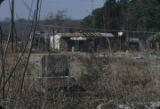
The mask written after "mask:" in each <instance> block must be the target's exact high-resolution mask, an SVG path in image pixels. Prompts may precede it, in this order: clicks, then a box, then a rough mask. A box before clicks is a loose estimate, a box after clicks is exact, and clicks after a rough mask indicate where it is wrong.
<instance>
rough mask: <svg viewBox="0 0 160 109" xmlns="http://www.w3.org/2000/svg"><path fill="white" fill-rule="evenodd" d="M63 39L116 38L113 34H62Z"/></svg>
mask: <svg viewBox="0 0 160 109" xmlns="http://www.w3.org/2000/svg"><path fill="white" fill-rule="evenodd" d="M61 37H96V38H101V37H114V35H113V34H112V33H85V32H84V33H62V34H61Z"/></svg>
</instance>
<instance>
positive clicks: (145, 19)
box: [81, 0, 160, 31]
mask: <svg viewBox="0 0 160 109" xmlns="http://www.w3.org/2000/svg"><path fill="white" fill-rule="evenodd" d="M159 18H160V0H107V1H106V2H105V4H104V6H103V7H102V8H98V9H95V10H94V11H93V12H92V16H91V15H89V16H87V17H85V18H84V19H83V20H82V22H81V26H82V27H94V28H104V29H120V30H124V29H125V30H128V29H129V30H141V31H159V30H160V27H159V25H160V20H159ZM93 19H94V20H95V25H93V24H92V23H91V22H92V20H93Z"/></svg>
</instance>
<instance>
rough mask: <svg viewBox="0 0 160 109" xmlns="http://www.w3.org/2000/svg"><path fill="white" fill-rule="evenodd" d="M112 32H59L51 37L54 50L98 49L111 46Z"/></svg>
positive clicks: (51, 45)
mask: <svg viewBox="0 0 160 109" xmlns="http://www.w3.org/2000/svg"><path fill="white" fill-rule="evenodd" d="M113 38H114V35H113V34H112V33H84V32H76V33H58V34H56V35H54V36H51V37H50V47H51V49H52V50H62V51H97V50H99V49H103V48H106V47H109V43H110V40H111V39H113Z"/></svg>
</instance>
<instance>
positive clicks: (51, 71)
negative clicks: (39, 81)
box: [41, 55, 69, 77]
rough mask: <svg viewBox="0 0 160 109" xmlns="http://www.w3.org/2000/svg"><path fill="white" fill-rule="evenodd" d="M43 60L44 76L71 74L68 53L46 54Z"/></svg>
mask: <svg viewBox="0 0 160 109" xmlns="http://www.w3.org/2000/svg"><path fill="white" fill-rule="evenodd" d="M41 62H42V63H41V65H42V66H41V67H42V76H43V77H58V76H69V70H68V68H69V67H68V58H67V56H66V55H44V56H43V57H42V60H41Z"/></svg>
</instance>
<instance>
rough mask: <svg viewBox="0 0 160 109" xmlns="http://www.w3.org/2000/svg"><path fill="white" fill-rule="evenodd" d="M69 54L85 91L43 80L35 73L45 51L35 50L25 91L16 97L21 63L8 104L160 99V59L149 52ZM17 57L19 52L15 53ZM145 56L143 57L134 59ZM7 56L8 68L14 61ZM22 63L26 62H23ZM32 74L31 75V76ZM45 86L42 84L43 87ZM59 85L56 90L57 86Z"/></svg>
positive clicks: (57, 108) (70, 107) (41, 107)
mask: <svg viewBox="0 0 160 109" xmlns="http://www.w3.org/2000/svg"><path fill="white" fill-rule="evenodd" d="M65 54H67V55H69V57H70V74H71V75H72V76H74V77H75V78H76V81H77V82H78V84H79V85H80V86H81V87H83V88H84V89H85V90H86V91H85V92H82V95H72V94H73V93H74V92H70V93H66V92H65V90H64V89H62V88H61V87H59V89H57V88H55V87H54V86H53V85H49V84H52V82H54V81H50V82H47V83H43V84H41V82H40V81H38V80H35V79H34V78H33V77H35V76H39V75H40V70H39V68H40V63H39V62H40V61H39V60H40V58H41V56H42V55H43V54H33V55H32V57H31V61H30V65H29V67H28V71H27V72H28V75H26V78H25V83H24V89H23V95H22V97H21V98H17V97H16V98H15V99H12V98H13V95H14V93H15V90H16V88H17V86H18V82H19V79H20V75H21V74H19V73H20V72H21V70H22V67H23V64H22V65H20V66H19V67H18V68H17V70H16V73H15V75H14V77H13V78H12V79H11V80H10V84H8V86H7V87H10V88H9V91H8V98H7V100H6V101H7V103H4V102H1V104H2V105H5V104H7V106H9V108H13V106H15V107H16V109H18V108H19V109H22V108H24V107H26V108H34V109H46V108H47V109H53V108H54V109H96V107H97V106H98V105H100V104H101V103H109V102H110V101H112V103H113V104H114V105H117V104H119V103H134V102H137V101H139V102H147V101H158V100H159V94H160V91H159V89H160V75H159V71H160V67H159V64H158V63H159V61H158V58H157V59H150V58H149V56H148V54H147V53H137V52H136V53H135V52H132V53H129V54H126V53H120V52H118V53H112V56H109V57H108V58H96V57H95V56H94V55H91V54H83V53H74V54H72V53H65ZM13 56H14V57H15V56H16V55H13ZM135 56H142V57H144V58H143V59H135V58H134V57H135ZM9 60H14V59H12V58H11V56H10V59H9V58H8V61H7V62H8V63H7V66H8V69H10V67H11V66H12V65H13V64H14V63H11V62H10V61H9ZM22 63H23V62H22ZM31 77H32V78H31ZM57 84H58V83H57ZM42 86H43V87H45V88H41V87H42ZM55 89H56V90H55Z"/></svg>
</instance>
